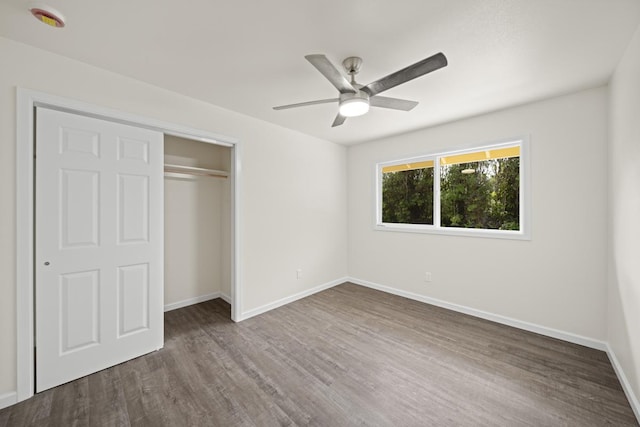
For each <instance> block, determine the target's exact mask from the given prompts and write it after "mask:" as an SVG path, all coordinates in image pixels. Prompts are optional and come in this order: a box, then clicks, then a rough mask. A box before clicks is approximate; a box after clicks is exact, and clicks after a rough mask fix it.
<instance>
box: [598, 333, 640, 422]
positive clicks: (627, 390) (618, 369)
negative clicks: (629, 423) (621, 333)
mask: <svg viewBox="0 0 640 427" xmlns="http://www.w3.org/2000/svg"><path fill="white" fill-rule="evenodd" d="M606 351H607V356H609V361H611V365H612V366H613V370H614V371H615V373H616V375H617V376H618V380H620V384H622V389H623V390H624V394H625V395H626V396H627V399H628V400H629V405H631V409H633V413H634V414H636V419H637V420H638V422H639V423H640V401H638V397H637V396H636V394H635V393H634V392H633V388H632V387H631V383H629V379H628V378H627V376H626V375H625V373H624V371H623V370H622V366H621V365H620V362H619V361H618V358H617V357H616V354H615V353H614V351H613V349H612V348H611V346H610V345H609V344H607V350H606Z"/></svg>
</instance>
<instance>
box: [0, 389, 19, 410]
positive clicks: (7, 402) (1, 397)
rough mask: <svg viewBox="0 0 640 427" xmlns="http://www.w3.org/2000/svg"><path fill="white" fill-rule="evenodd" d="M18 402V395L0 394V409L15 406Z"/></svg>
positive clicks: (11, 393)
mask: <svg viewBox="0 0 640 427" xmlns="http://www.w3.org/2000/svg"><path fill="white" fill-rule="evenodd" d="M17 402H18V393H16V392H15V391H10V392H9V393H5V394H0V409H4V408H6V407H8V406H11V405H15V404H16V403H17Z"/></svg>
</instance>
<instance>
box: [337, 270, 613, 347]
mask: <svg viewBox="0 0 640 427" xmlns="http://www.w3.org/2000/svg"><path fill="white" fill-rule="evenodd" d="M348 281H349V282H351V283H355V284H356V285H361V286H365V287H367V288H371V289H376V290H378V291H382V292H387V293H390V294H393V295H398V296H401V297H405V298H409V299H412V300H415V301H420V302H424V303H427V304H431V305H435V306H438V307H442V308H446V309H448V310H452V311H457V312H459V313H464V314H468V315H470V316H474V317H479V318H481V319H486V320H491V321H492V322H496V323H501V324H503V325H508V326H513V327H514V328H518V329H523V330H525V331H529V332H535V333H537V334H540V335H545V336H548V337H552V338H557V339H560V340H563V341H568V342H571V343H574V344H580V345H583V346H585V347H590V348H594V349H596V350H602V351H606V350H607V343H606V342H604V341H599V340H595V339H593V338H588V337H584V336H582V335H577V334H573V333H571V332H565V331H560V330H558V329H553V328H548V327H546V326H541V325H536V324H535V323H529V322H525V321H522V320H518V319H513V318H511V317H506V316H502V315H499V314H493V313H489V312H487V311H482V310H477V309H475V308H471V307H466V306H464V305H459V304H453V303H450V302H447V301H443V300H439V299H436V298H431V297H427V296H424V295H420V294H416V293H413V292H408V291H403V290H401V289H396V288H393V287H390V286H385V285H380V284H378V283H373V282H369V281H367V280H361V279H356V278H355V277H349V278H348Z"/></svg>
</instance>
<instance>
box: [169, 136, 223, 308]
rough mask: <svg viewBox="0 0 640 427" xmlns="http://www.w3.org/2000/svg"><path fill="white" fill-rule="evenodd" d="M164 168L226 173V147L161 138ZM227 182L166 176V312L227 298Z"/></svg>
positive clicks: (211, 178)
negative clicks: (205, 301)
mask: <svg viewBox="0 0 640 427" xmlns="http://www.w3.org/2000/svg"><path fill="white" fill-rule="evenodd" d="M164 154H165V165H167V164H171V165H181V166H189V167H196V168H205V169H215V170H220V171H230V170H231V148H228V147H223V146H219V145H215V144H208V143H204V142H198V141H192V140H188V139H184V138H178V137H174V136H171V135H165V138H164ZM231 179H232V178H231V177H228V178H221V177H212V176H196V175H187V174H175V173H165V179H164V186H165V187H164V188H165V190H164V191H165V193H164V198H165V226H164V227H165V229H164V236H165V242H164V244H165V245H164V248H165V255H164V256H165V272H164V274H165V283H164V303H165V307H167V306H171V305H174V306H175V305H176V304H180V303H183V304H180V305H188V303H189V302H197V301H202V300H205V299H209V298H214V297H217V296H222V297H223V298H226V299H227V301H230V295H231V236H232V234H231V231H232V225H231Z"/></svg>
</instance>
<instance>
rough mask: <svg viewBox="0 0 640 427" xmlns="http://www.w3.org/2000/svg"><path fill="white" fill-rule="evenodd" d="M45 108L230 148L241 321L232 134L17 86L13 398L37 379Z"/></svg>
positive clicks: (235, 298) (236, 146)
mask: <svg viewBox="0 0 640 427" xmlns="http://www.w3.org/2000/svg"><path fill="white" fill-rule="evenodd" d="M36 107H46V108H49V109H53V110H59V111H65V112H69V113H73V114H77V115H82V116H87V117H93V118H98V119H102V120H108V121H111V122H116V123H122V124H127V125H132V126H136V127H140V128H145V129H151V130H155V131H159V132H162V133H164V134H168V135H173V136H178V137H182V138H187V139H192V140H196V141H200V142H206V143H211V144H216V145H221V146H225V147H230V148H231V153H232V159H231V171H229V177H231V179H232V181H231V184H232V189H231V191H232V200H231V218H232V239H231V241H232V250H231V263H232V265H231V319H232V320H233V321H240V320H242V311H241V307H242V304H241V297H242V292H241V284H242V282H241V278H240V272H241V268H240V257H239V254H240V241H241V239H240V227H239V224H240V221H239V219H240V199H241V198H240V190H241V176H240V170H241V168H240V165H241V144H240V141H239V140H238V139H236V138H231V137H227V136H223V135H219V134H214V133H211V132H208V131H203V130H200V129H195V128H190V127H186V126H182V125H179V124H176V123H171V122H165V121H162V120H156V119H151V118H147V117H143V116H138V115H134V114H129V113H126V112H123V111H119V110H114V109H109V108H105V107H100V106H97V105H93V104H89V103H85V102H82V101H77V100H73V99H69V98H64V97H60V96H56V95H50V94H47V93H44V92H39V91H34V90H29V89H24V88H17V108H16V111H17V114H16V116H17V117H16V119H17V120H16V223H17V224H16V225H17V226H16V326H17V327H16V338H17V342H16V353H17V354H16V363H17V384H16V385H17V390H16V391H17V396H16V401H17V402H20V401H22V400H25V399H28V398H30V397H32V396H33V394H34V383H35V381H34V380H35V367H34V360H35V357H34V356H35V355H34V352H35V341H34V336H35V322H34V314H35V313H34V285H35V276H34V253H35V245H34V236H35V233H34V225H35V223H34V218H35V206H34V194H35V187H34V185H35V180H34V170H35V168H34V156H35V132H34V129H35V126H34V125H35V108H36Z"/></svg>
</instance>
